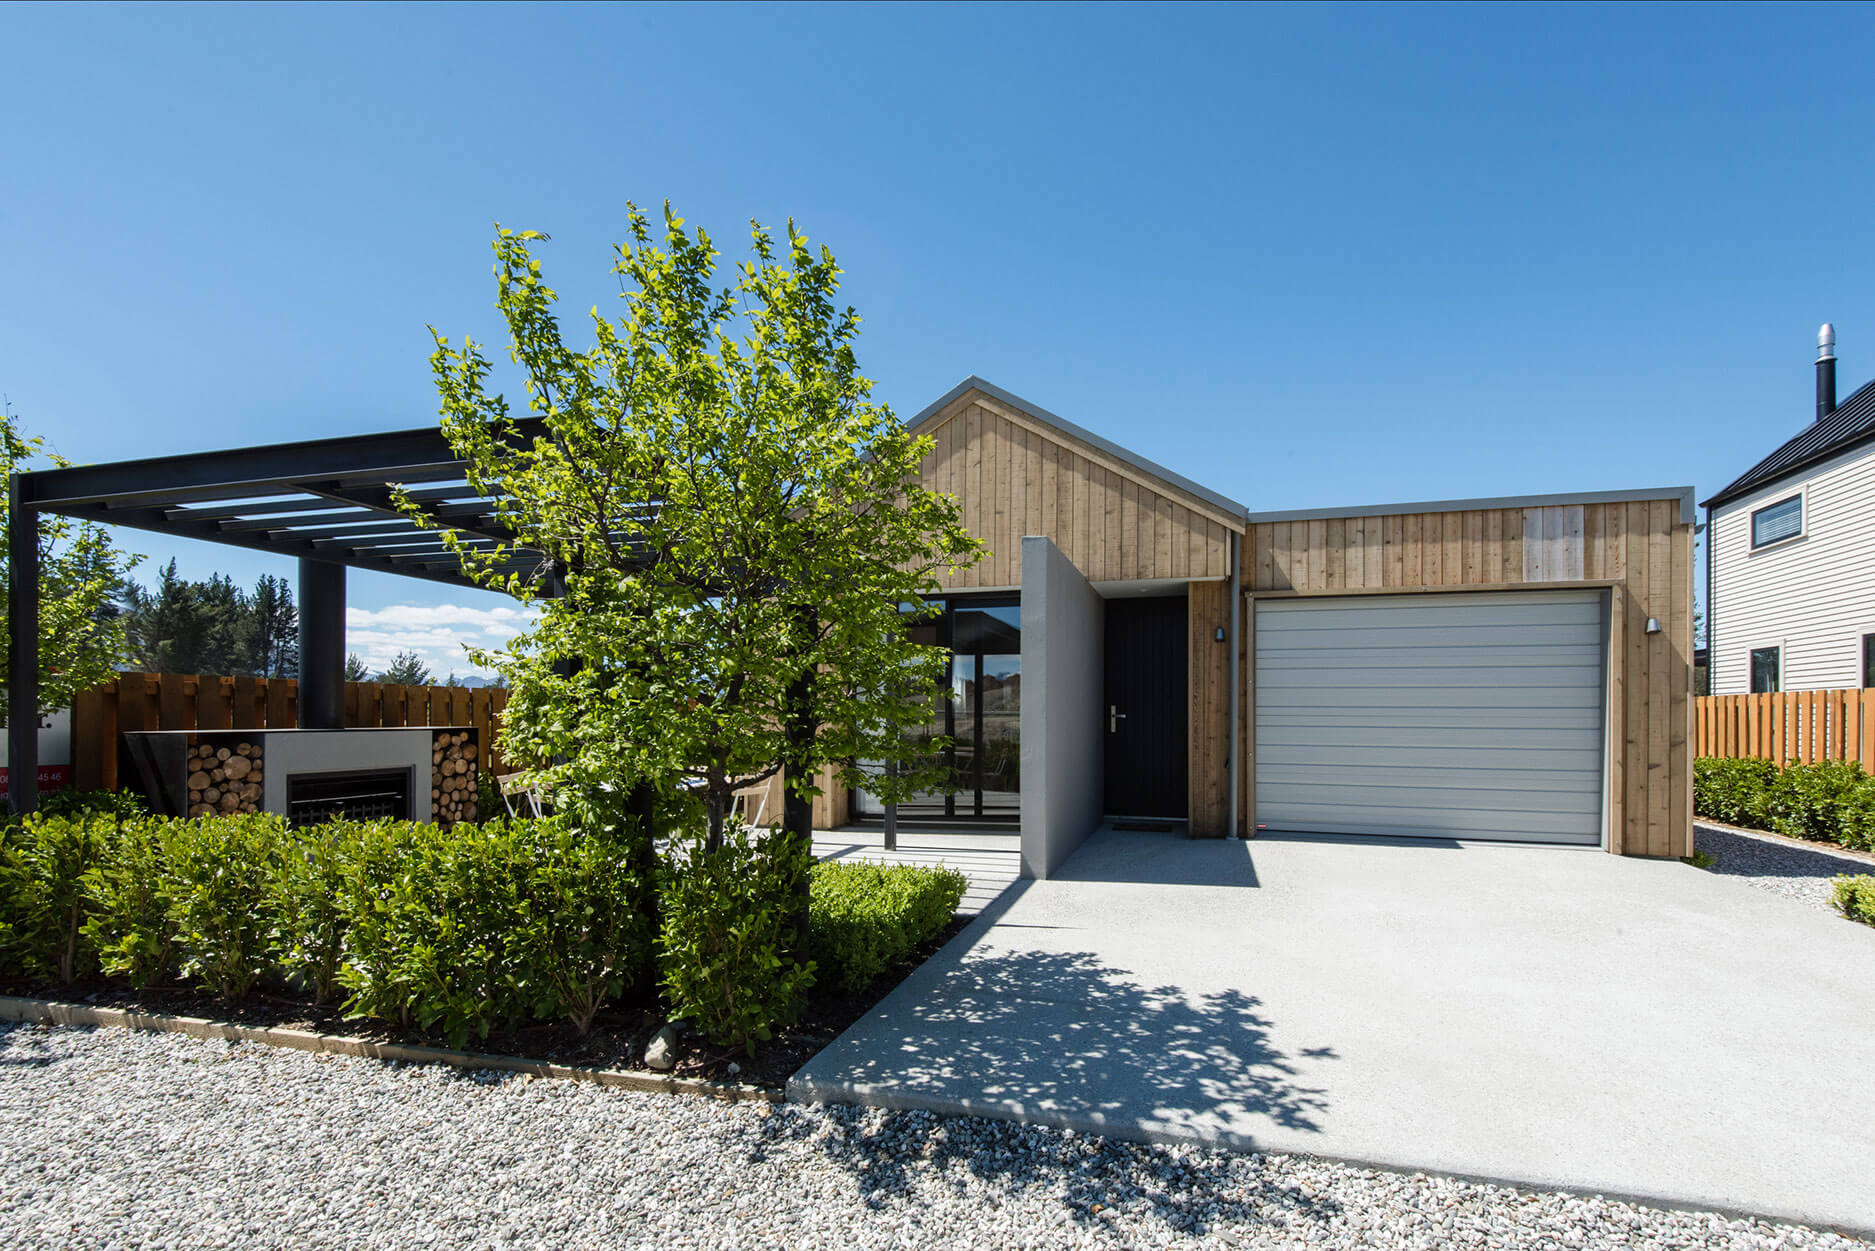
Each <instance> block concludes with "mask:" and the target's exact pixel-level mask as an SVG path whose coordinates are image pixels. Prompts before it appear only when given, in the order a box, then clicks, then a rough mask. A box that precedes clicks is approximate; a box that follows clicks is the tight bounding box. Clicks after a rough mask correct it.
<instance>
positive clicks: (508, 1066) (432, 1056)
mask: <svg viewBox="0 0 1875 1251" xmlns="http://www.w3.org/2000/svg"><path fill="white" fill-rule="evenodd" d="M0 1021H20V1022H25V1023H29V1024H42V1025H95V1026H111V1027H115V1028H119V1029H135V1030H144V1031H146V1032H148V1033H153V1034H184V1035H187V1036H188V1037H190V1038H203V1039H208V1038H225V1039H228V1040H229V1041H231V1042H252V1043H262V1044H265V1045H266V1046H269V1047H283V1048H286V1049H288V1050H292V1051H309V1052H313V1053H315V1054H323V1055H342V1056H358V1057H361V1058H363V1059H367V1060H384V1061H388V1062H391V1063H397V1064H447V1065H449V1066H451V1067H452V1068H459V1069H491V1070H494V1071H496V1072H502V1073H523V1074H527V1075H529V1076H532V1077H551V1078H555V1079H557V1080H561V1081H576V1082H592V1083H593V1084H595V1085H599V1086H611V1087H614V1088H616V1089H619V1090H634V1091H638V1092H640V1093H645V1094H665V1095H701V1096H704V1097H706V1098H711V1099H722V1100H726V1101H728V1102H731V1103H780V1102H782V1100H783V1099H784V1098H786V1096H785V1094H784V1093H783V1092H782V1091H780V1090H769V1089H767V1088H766V1087H762V1086H749V1085H742V1084H738V1083H733V1082H713V1081H706V1080H703V1079H701V1078H689V1077H652V1076H650V1075H649V1074H645V1073H626V1072H621V1071H619V1070H617V1069H595V1068H586V1067H583V1066H580V1065H572V1064H553V1063H550V1062H549V1061H546V1060H528V1059H523V1058H522V1057H520V1056H503V1055H490V1054H484V1053H482V1052H477V1051H453V1050H450V1049H449V1048H446V1047H422V1046H416V1045H413V1044H408V1043H381V1042H373V1041H371V1040H370V1039H368V1038H353V1037H351V1036H349V1035H345V1034H316V1033H314V1032H312V1031H311V1030H303V1029H276V1028H272V1027H267V1026H254V1025H235V1024H233V1023H232V1022H228V1021H211V1020H208V1019H207V1018H205V1017H196V1016H170V1015H168V1014H166V1013H159V1012H131V1011H126V1010H124V1009H122V1008H96V1007H92V1006H90V1005H88V1004H78V1003H62V1002H60V1001H58V1000H56V999H24V998H20V997H17V996H14V995H0Z"/></svg>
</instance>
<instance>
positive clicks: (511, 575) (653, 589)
mask: <svg viewBox="0 0 1875 1251" xmlns="http://www.w3.org/2000/svg"><path fill="white" fill-rule="evenodd" d="M543 238H544V236H542V235H539V234H536V233H533V232H519V233H517V232H513V231H508V230H503V231H501V232H500V234H499V235H498V237H497V238H496V240H495V243H494V249H495V255H496V275H497V279H498V288H499V297H498V298H499V307H500V309H501V311H502V313H503V315H504V317H505V319H506V322H507V328H508V334H509V345H508V354H509V356H510V357H511V358H512V359H513V360H514V361H516V362H517V363H518V364H519V366H520V368H521V373H522V377H523V379H524V382H525V387H526V392H527V400H526V404H527V410H528V417H527V418H522V417H520V416H518V415H517V414H516V413H515V412H514V411H512V410H511V408H510V405H509V403H508V401H507V399H506V398H505V397H504V396H503V395H502V394H500V393H498V392H495V391H493V390H491V387H490V379H491V374H492V372H493V369H494V366H493V363H492V362H491V361H490V359H489V358H488V356H487V355H486V354H485V353H484V351H483V349H482V347H481V346H480V345H478V344H476V343H474V342H471V341H465V342H464V343H463V344H462V345H461V346H460V347H456V346H452V345H451V344H450V343H449V341H448V340H447V339H445V338H443V337H441V336H440V335H439V336H438V337H437V348H436V352H435V355H434V356H433V358H432V365H433V368H434V370H435V374H436V379H437V385H438V389H439V391H440V393H441V396H442V401H443V404H442V412H443V430H444V432H445V434H446V435H447V437H448V439H449V441H450V443H451V444H452V446H453V447H454V448H455V449H456V451H457V453H458V454H459V455H461V456H462V457H463V458H464V460H465V461H466V462H467V465H468V476H469V479H470V481H471V483H472V484H473V485H474V486H476V487H477V489H480V490H484V491H490V492H491V493H493V494H496V495H498V496H499V499H498V501H497V503H496V505H495V511H496V514H497V519H498V521H499V523H500V525H501V526H503V527H505V528H506V530H507V531H508V532H510V533H511V534H512V536H513V540H512V542H506V543H499V544H497V545H495V546H493V547H492V548H487V549H483V550H469V549H468V548H467V547H464V546H462V545H460V544H456V543H455V542H454V539H453V538H452V539H451V540H450V541H451V543H452V545H453V546H455V547H456V548H457V550H458V552H459V555H460V556H461V558H462V561H463V565H464V568H465V569H466V570H467V571H468V572H469V573H470V575H471V576H472V577H474V578H475V580H476V581H478V582H479V583H481V584H482V585H484V586H488V587H491V588H494V589H499V590H502V591H506V592H508V593H510V594H513V595H516V596H518V597H520V598H521V599H523V600H534V601H538V603H539V606H540V612H539V615H538V617H537V619H536V622H535V624H534V625H533V626H532V627H531V628H530V629H529V630H528V631H526V632H525V633H524V634H523V635H522V636H520V637H519V638H518V639H517V640H515V642H514V643H513V644H512V645H511V650H510V651H509V652H507V653H504V654H500V655H492V654H490V653H486V652H477V653H474V654H475V656H476V659H477V661H478V663H480V664H483V665H493V666H494V667H497V668H499V669H500V671H501V672H502V674H503V676H504V677H505V678H506V679H507V682H508V685H509V687H510V689H511V690H512V692H513V695H512V698H511V700H510V703H509V705H508V712H507V715H506V716H505V717H504V718H503V731H502V733H503V750H504V751H505V752H506V754H507V755H508V756H509V757H510V758H511V759H517V760H544V761H550V762H552V763H550V764H547V765H544V766H542V767H541V769H540V770H539V771H538V774H537V780H538V781H541V782H544V783H545V784H547V785H548V786H549V787H550V788H552V789H553V790H554V791H555V793H556V794H557V795H561V796H568V795H572V796H579V795H591V794H593V793H595V792H602V791H605V790H606V788H608V787H611V788H613V793H616V790H617V784H618V783H620V782H626V783H649V784H651V785H653V786H655V787H656V788H657V789H658V790H659V791H661V792H662V793H664V794H666V795H667V796H669V795H675V794H677V793H679V792H680V791H683V790H687V789H688V788H692V787H694V788H697V789H699V790H700V791H701V793H702V795H703V796H704V797H705V807H706V811H707V837H706V840H705V845H706V847H709V848H715V847H717V846H720V845H721V840H722V835H723V831H724V827H725V823H726V819H727V815H728V811H729V806H730V801H731V797H732V796H733V794H734V792H735V791H736V790H737V789H739V788H741V787H744V786H748V785H751V784H753V783H756V782H759V781H761V780H763V779H766V778H768V777H770V776H772V775H773V774H775V773H776V772H777V771H784V772H785V774H786V777H787V780H788V787H789V791H790V796H791V803H790V805H789V808H790V814H791V815H790V818H789V820H788V825H789V828H790V829H791V830H792V831H794V832H795V833H796V834H797V835H800V834H804V833H805V832H806V831H805V828H804V827H805V825H806V820H805V816H804V813H805V811H806V804H807V801H808V800H809V798H810V797H811V795H812V793H813V789H814V778H815V774H816V772H817V771H818V770H821V769H824V768H831V769H833V770H834V771H835V772H836V773H837V774H838V775H839V776H840V779H841V781H842V782H844V783H847V784H853V783H858V782H860V781H861V777H860V775H859V772H858V768H857V762H859V761H862V760H866V761H890V762H892V763H893V764H894V765H895V766H896V768H895V769H894V770H893V774H894V776H892V777H888V778H884V779H881V778H879V777H876V776H871V775H868V776H867V777H866V778H865V779H864V781H865V784H866V785H867V786H868V787H869V789H872V790H874V791H875V792H876V793H879V794H880V795H881V797H882V798H885V799H888V800H890V799H893V798H897V797H900V796H901V795H908V794H909V793H910V792H912V791H914V790H916V789H920V788H927V787H932V786H936V785H941V784H943V782H944V781H945V779H944V778H943V776H942V775H941V773H940V771H939V769H938V767H937V765H936V762H935V761H934V759H933V757H932V755H931V754H930V753H929V750H928V747H927V748H923V749H920V748H919V747H918V746H917V745H915V744H913V743H912V742H910V741H909V739H908V736H907V735H906V734H905V731H906V730H908V729H909V728H911V727H914V726H917V725H919V724H920V723H921V722H922V721H923V720H924V718H925V716H926V715H927V712H928V701H929V698H930V694H931V691H932V690H933V689H934V687H935V685H936V684H937V683H938V682H939V681H940V680H941V679H942V676H943V673H944V667H945V664H946V659H947V658H946V656H945V654H944V652H943V651H942V649H940V648H936V647H930V646H924V645H920V644H918V643H915V642H914V641H913V640H912V639H911V637H910V636H909V634H908V632H907V631H906V630H905V629H904V627H903V624H902V616H901V613H902V612H904V611H912V612H917V611H921V610H922V609H923V608H924V606H925V603H924V600H925V597H926V596H927V595H930V594H932V593H934V592H935V591H936V590H937V586H938V575H939V574H940V573H941V572H942V571H944V570H946V569H948V568H952V567H956V566H960V565H965V564H968V563H971V562H973V561H974V560H975V559H976V558H977V556H978V554H979V549H978V546H977V544H976V542H975V541H974V540H973V539H971V538H970V536H969V535H968V534H967V533H966V532H965V531H964V529H963V528H962V526H961V524H960V523H959V516H958V509H957V504H956V501H955V500H954V499H953V498H951V497H950V496H948V495H940V494H937V493H935V492H932V491H928V490H925V489H924V488H923V487H921V485H920V483H919V462H920V460H921V458H922V457H923V456H924V454H925V452H926V451H927V450H928V449H929V447H930V441H929V440H928V439H922V438H915V437H913V436H911V435H910V434H908V433H907V432H906V430H905V429H904V427H903V426H902V425H901V424H900V423H899V422H898V420H897V419H896V418H895V417H894V416H893V415H892V413H891V410H890V409H888V408H886V407H885V406H883V405H881V404H877V403H875V402H873V401H872V399H871V383H870V382H869V381H868V380H867V379H866V378H865V377H863V376H862V375H861V374H860V373H859V370H858V365H857V361H856V359H855V356H854V351H853V343H854V340H855V338H856V336H857V334H858V329H859V318H858V317H857V315H856V314H855V313H854V312H853V311H852V310H851V309H850V308H848V309H844V310H842V309H840V308H838V307H837V306H836V305H835V303H834V295H835V293H836V291H837V290H838V286H839V273H840V270H839V268H838V266H837V265H836V264H835V262H834V259H833V256H832V254H831V253H830V252H829V251H827V250H826V249H825V248H822V249H819V250H818V251H816V250H814V249H812V248H810V247H809V246H808V241H807V239H806V238H805V237H803V236H802V235H800V234H799V233H797V232H796V230H795V229H794V227H793V225H792V223H790V225H789V227H788V233H787V237H786V239H785V240H782V241H780V242H777V240H776V239H775V238H774V237H773V236H772V235H770V233H769V232H767V231H766V230H764V229H762V228H761V227H760V226H759V225H757V226H755V227H754V229H753V232H752V254H751V257H750V259H748V260H746V261H744V262H742V263H741V264H740V265H739V266H738V267H737V270H736V274H735V278H734V281H733V282H731V283H730V284H729V285H727V286H725V287H722V288H718V287H716V286H714V285H713V284H714V283H715V282H716V280H717V273H716V259H717V255H718V254H717V251H716V248H715V247H714V245H713V244H712V243H711V241H710V239H709V237H708V235H707V234H705V233H704V232H703V231H701V230H697V231H695V232H694V233H693V232H690V231H688V230H686V228H685V226H684V223H683V221H682V219H680V218H677V217H674V216H672V215H671V213H670V211H669V209H668V208H667V209H666V211H665V216H664V225H663V230H662V232H661V237H654V234H653V228H652V225H651V223H650V221H649V220H648V219H647V218H646V217H645V216H644V215H643V214H642V213H640V212H639V211H638V210H637V209H636V208H635V207H634V208H632V209H631V214H630V238H629V241H628V242H627V243H625V244H624V245H622V246H621V247H620V248H619V249H618V250H617V264H616V265H615V267H614V268H615V273H616V274H617V276H618V278H619V279H620V282H621V286H622V288H623V293H622V298H623V300H624V302H625V309H624V313H623V315H622V316H621V317H620V318H618V319H617V320H616V321H614V320H611V319H608V318H605V317H603V316H601V315H600V314H599V312H598V310H597V309H594V310H593V312H592V328H593V333H594V335H595V337H596V344H595V345H594V346H592V347H590V348H587V349H584V350H579V349H576V348H573V347H570V346H568V344H567V343H566V341H565V337H564V336H563V334H562V332H561V328H560V324H559V322H558V320H557V318H556V316H555V312H554V305H555V294H554V292H553V291H552V290H551V289H550V288H549V287H548V286H547V285H546V284H545V282H544V281H543V280H542V277H541V268H540V263H539V261H538V260H536V259H535V258H534V257H533V255H532V253H531V250H530V249H531V248H532V247H533V246H534V245H535V244H536V242H537V241H539V240H541V239H543ZM497 488H499V489H498V490H497ZM411 511H412V512H413V513H414V512H417V511H418V510H416V509H414V508H413V509H412V510H411ZM529 553H532V554H534V557H535V559H533V561H532V563H531V564H530V563H529V562H528V561H527V560H526V559H517V558H524V557H527V556H528V554H529Z"/></svg>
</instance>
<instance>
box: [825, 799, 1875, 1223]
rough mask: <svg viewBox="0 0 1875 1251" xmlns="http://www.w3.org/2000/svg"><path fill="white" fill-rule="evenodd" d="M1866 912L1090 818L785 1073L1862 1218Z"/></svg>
mask: <svg viewBox="0 0 1875 1251" xmlns="http://www.w3.org/2000/svg"><path fill="white" fill-rule="evenodd" d="M1871 1074H1875V929H1870V928H1868V927H1865V926H1859V925H1856V924H1854V923H1852V922H1848V921H1845V920H1842V919H1840V918H1836V917H1832V916H1829V915H1827V914H1824V913H1822V912H1819V911H1816V910H1814V909H1810V908H1806V907H1804V906H1802V905H1801V904H1798V903H1795V902H1793V901H1790V900H1786V899H1782V898H1779V897H1776V896H1774V895H1770V894H1768V893H1765V892H1763V891H1758V890H1753V889H1751V888H1749V887H1746V886H1742V885H1740V884H1738V883H1735V882H1728V881H1726V880H1724V879H1722V878H1718V877H1715V876H1714V875H1712V874H1708V873H1703V872H1701V871H1699V870H1696V869H1693V868H1690V867H1688V866H1686V865H1682V864H1680V863H1678V862H1676V861H1667V862H1659V861H1636V860H1626V859H1621V858H1618V857H1614V856H1609V855H1605V854H1602V853H1600V852H1594V851H1584V850H1564V849H1552V848H1533V847H1505V846H1488V845H1479V844H1462V845H1461V844H1450V843H1434V844H1428V843H1401V844H1395V843H1388V842H1384V841H1378V840H1371V839H1333V838H1319V837H1318V838H1295V839H1279V838H1274V837H1269V836H1265V837H1264V838H1261V839H1258V840H1257V841H1255V842H1249V843H1238V842H1225V841H1215V842H1210V841H1188V840H1185V839H1183V838H1180V837H1178V836H1176V835H1152V834H1136V833H1116V832H1114V831H1110V830H1107V831H1102V832H1100V833H1098V834H1096V835H1094V836H1093V837H1092V838H1090V839H1089V841H1088V842H1087V844H1086V845H1085V846H1084V847H1083V848H1082V850H1081V851H1080V852H1078V853H1077V854H1076V856H1075V857H1074V859H1073V860H1071V861H1070V862H1069V863H1068V865H1067V866H1066V872H1065V873H1064V875H1063V876H1062V877H1061V878H1059V879H1054V880H1050V881H1046V882H1022V883H1019V884H1018V885H1017V886H1016V887H1015V888H1013V889H1011V890H1010V891H1009V892H1008V893H1006V894H1005V895H1004V896H1003V897H1002V898H1001V899H1000V900H999V901H998V902H997V903H996V905H995V906H993V907H992V908H991V909H989V910H988V911H987V912H986V913H985V914H984V915H983V916H982V917H980V918H978V920H977V921H976V922H975V923H974V924H973V925H972V926H971V927H970V928H969V929H968V930H966V931H965V932H964V933H963V934H961V935H959V936H958V938H957V939H956V940H955V941H953V942H952V943H951V944H950V945H949V946H948V947H946V948H945V949H944V951H942V952H940V953H939V954H938V955H937V956H936V957H935V958H934V959H932V960H931V961H929V962H928V963H927V964H926V965H925V966H924V967H922V968H921V969H919V970H918V971H917V972H916V973H914V974H913V975H912V976H911V977H910V978H909V979H907V980H906V981H905V982H904V984H902V985H901V986H900V987H899V988H898V989H897V990H896V991H894V992H893V993H892V994H891V995H890V996H888V997H887V998H886V999H885V1000H884V1001H883V1002H881V1003H880V1005H879V1006H878V1008H876V1009H875V1010H874V1011H873V1012H872V1013H871V1014H870V1015H868V1016H867V1017H866V1018H864V1019H863V1020H861V1021H860V1022H858V1023H857V1024H856V1025H854V1027H853V1028H852V1029H851V1030H849V1031H848V1032H847V1033H846V1034H844V1035H843V1036H842V1037H840V1038H839V1039H838V1040H836V1041H835V1042H834V1044H833V1045H832V1046H830V1047H828V1048H827V1049H826V1050H825V1051H823V1052H821V1054H820V1055H818V1056H816V1057H815V1058H814V1059H813V1060H812V1061H810V1062H809V1064H808V1065H807V1067H806V1068H804V1069H803V1070H802V1071H801V1072H800V1073H799V1074H798V1075H797V1076H796V1077H795V1079H794V1081H793V1082H792V1083H791V1084H790V1087H789V1093H790V1096H791V1097H794V1098H796V1099H807V1100H812V1099H829V1100H845V1101H851V1102H858V1103H871V1104H882V1105H886V1106H894V1107H921V1108H931V1109H937V1110H943V1111H959V1112H961V1111H969V1112H978V1113H986V1114H991V1115H1002V1116H1009V1117H1015V1118H1018V1119H1023V1120H1033V1121H1040V1122H1045V1123H1049V1124H1055V1125H1065V1126H1071V1127H1076V1128H1082V1129H1087V1130H1095V1131H1100V1132H1105V1133H1111V1134H1118V1135H1122V1136H1127V1137H1134V1138H1148V1139H1155V1140H1162V1141H1166V1140H1170V1141H1176V1140H1195V1141H1202V1142H1211V1143H1221V1144H1226V1145H1230V1146H1236V1147H1240V1148H1246V1149H1248V1148H1254V1149H1259V1150H1274V1151H1302V1152H1310V1153H1313V1154H1317V1155H1324V1156H1331V1157H1338V1158H1342V1159H1348V1160H1355V1161H1362V1162H1367V1163H1374V1164H1382V1165H1388V1166H1393V1167H1400V1168H1408V1169H1426V1170H1436V1171H1443V1172H1450V1173H1456V1174H1462V1175H1468V1176H1476V1177H1485V1178H1492V1179H1499V1180H1507V1181H1512V1182H1519V1183H1525V1184H1531V1185H1536V1186H1544V1187H1562V1188H1572V1189H1583V1190H1592V1191H1600V1192H1604V1193H1608V1194H1614V1195H1622V1196H1628V1197H1635V1198H1642V1199H1648V1200H1653V1201H1657V1202H1662V1201H1663V1202H1667V1203H1672V1204H1687V1205H1693V1206H1699V1207H1710V1208H1717V1209H1721V1210H1726V1211H1742V1212H1748V1213H1754V1214H1763V1215H1773V1216H1779V1217H1785V1218H1790V1219H1795V1220H1798V1221H1803V1222H1806V1223H1811V1224H1821V1225H1829V1226H1835V1227H1839V1228H1845V1229H1850V1230H1854V1231H1863V1232H1868V1231H1875V1175H1871V1173H1870V1171H1869V1162H1870V1161H1871V1160H1875V1078H1872V1077H1871Z"/></svg>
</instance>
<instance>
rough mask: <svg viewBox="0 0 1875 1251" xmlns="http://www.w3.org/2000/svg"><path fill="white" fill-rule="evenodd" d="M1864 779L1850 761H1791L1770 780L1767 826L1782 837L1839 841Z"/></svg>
mask: <svg viewBox="0 0 1875 1251" xmlns="http://www.w3.org/2000/svg"><path fill="white" fill-rule="evenodd" d="M1868 781H1869V778H1868V775H1867V774H1866V773H1863V772H1862V766H1861V764H1859V763H1858V762H1856V761H1853V760H1851V761H1847V762H1844V761H1841V760H1819V761H1817V762H1816V763H1815V764H1809V765H1800V764H1796V763H1794V762H1793V763H1792V764H1791V765H1790V766H1789V767H1787V768H1786V769H1785V770H1784V771H1783V772H1782V773H1780V774H1778V775H1777V780H1776V781H1774V782H1772V783H1771V790H1770V815H1771V828H1772V829H1774V830H1776V831H1777V832H1778V833H1779V834H1782V835H1784V836H1785V837H1786V838H1807V839H1811V840H1814V841H1818V842H1826V843H1833V842H1839V841H1841V837H1842V831H1843V826H1844V819H1845V817H1846V816H1847V815H1848V811H1849V808H1850V807H1851V806H1853V804H1854V802H1855V794H1856V792H1857V791H1858V790H1860V789H1861V788H1863V787H1864V786H1865V785H1866V784H1867V783H1868Z"/></svg>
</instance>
